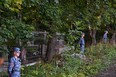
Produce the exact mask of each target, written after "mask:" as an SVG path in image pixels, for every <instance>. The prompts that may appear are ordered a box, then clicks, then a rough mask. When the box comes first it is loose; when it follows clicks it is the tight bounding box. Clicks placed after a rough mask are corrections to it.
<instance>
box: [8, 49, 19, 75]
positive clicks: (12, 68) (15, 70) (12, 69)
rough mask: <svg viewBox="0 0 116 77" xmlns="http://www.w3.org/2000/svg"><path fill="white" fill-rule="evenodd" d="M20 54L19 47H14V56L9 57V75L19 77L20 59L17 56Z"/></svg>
mask: <svg viewBox="0 0 116 77" xmlns="http://www.w3.org/2000/svg"><path fill="white" fill-rule="evenodd" d="M19 56H20V48H18V47H16V48H14V56H13V57H12V58H11V59H10V62H9V67H8V73H9V77H20V68H21V60H20V58H18V57H19Z"/></svg>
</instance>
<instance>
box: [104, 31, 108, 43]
mask: <svg viewBox="0 0 116 77" xmlns="http://www.w3.org/2000/svg"><path fill="white" fill-rule="evenodd" d="M107 34H108V31H105V33H104V35H103V42H104V43H107V42H108V37H107Z"/></svg>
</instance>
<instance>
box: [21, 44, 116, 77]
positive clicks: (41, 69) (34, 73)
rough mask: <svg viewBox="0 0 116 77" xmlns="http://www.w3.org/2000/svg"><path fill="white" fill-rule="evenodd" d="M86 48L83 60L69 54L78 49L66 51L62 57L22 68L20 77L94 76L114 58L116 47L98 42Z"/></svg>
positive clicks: (115, 56)
mask: <svg viewBox="0 0 116 77" xmlns="http://www.w3.org/2000/svg"><path fill="white" fill-rule="evenodd" d="M86 50H87V51H86V53H85V55H86V59H85V60H82V59H79V58H74V57H71V56H70V55H71V54H72V53H76V52H79V51H78V50H76V51H73V50H72V51H67V52H65V53H63V55H64V56H63V57H61V58H58V57H56V58H55V60H53V61H52V62H51V63H47V64H45V63H41V64H37V65H34V66H30V67H26V68H22V77H94V76H95V75H96V74H98V73H99V72H100V71H102V70H104V69H105V68H107V67H108V66H109V65H110V64H112V62H113V61H114V60H113V59H114V58H116V47H114V46H112V45H109V44H107V45H104V44H98V45H97V46H91V47H88V48H87V49H86ZM58 59H60V60H58Z"/></svg>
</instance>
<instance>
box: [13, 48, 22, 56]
mask: <svg viewBox="0 0 116 77" xmlns="http://www.w3.org/2000/svg"><path fill="white" fill-rule="evenodd" d="M20 52H21V51H20V48H18V47H15V48H14V56H16V57H19V56H20Z"/></svg>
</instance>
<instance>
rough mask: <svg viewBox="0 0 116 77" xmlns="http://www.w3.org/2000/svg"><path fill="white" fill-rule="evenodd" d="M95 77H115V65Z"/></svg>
mask: <svg viewBox="0 0 116 77" xmlns="http://www.w3.org/2000/svg"><path fill="white" fill-rule="evenodd" d="M96 77H116V64H114V65H112V66H110V67H109V68H108V69H106V70H105V71H103V72H101V73H100V74H98V75H97V76H96Z"/></svg>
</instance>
